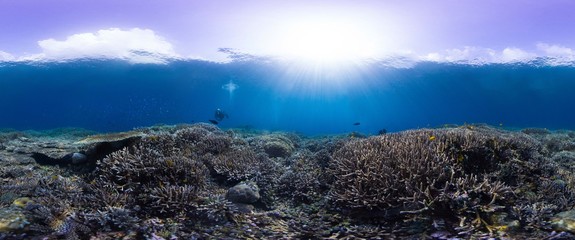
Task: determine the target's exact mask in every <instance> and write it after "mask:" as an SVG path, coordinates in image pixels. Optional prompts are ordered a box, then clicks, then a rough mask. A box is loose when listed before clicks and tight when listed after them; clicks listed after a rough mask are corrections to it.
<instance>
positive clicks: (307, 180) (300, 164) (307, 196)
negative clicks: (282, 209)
mask: <svg viewBox="0 0 575 240" xmlns="http://www.w3.org/2000/svg"><path fill="white" fill-rule="evenodd" d="M314 160H315V159H314V155H313V154H312V153H311V152H309V151H301V152H297V153H295V154H294V155H293V156H292V157H290V159H288V162H290V164H289V170H287V171H286V172H284V173H283V174H282V175H281V177H280V179H279V184H278V195H279V196H281V197H287V198H289V199H290V200H291V201H293V202H294V203H296V204H297V203H312V202H314V201H317V200H318V199H319V198H320V197H321V193H322V189H320V186H321V183H320V177H321V175H322V173H323V170H322V169H321V167H320V165H319V163H318V162H316V161H314Z"/></svg>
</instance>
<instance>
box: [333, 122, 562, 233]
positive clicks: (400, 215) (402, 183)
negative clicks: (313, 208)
mask: <svg viewBox="0 0 575 240" xmlns="http://www.w3.org/2000/svg"><path fill="white" fill-rule="evenodd" d="M540 150H541V146H540V145H539V144H538V142H537V141H535V140H534V139H532V138H530V137H528V136H527V135H524V134H523V135H521V134H510V133H504V132H498V131H497V130H493V129H489V128H483V127H476V128H473V129H470V128H458V129H439V130H426V129H424V130H415V131H406V132H402V133H397V134H390V135H383V136H377V137H371V138H368V139H364V140H352V141H350V142H349V143H348V144H346V145H345V146H344V147H343V148H341V149H340V150H339V151H337V152H336V153H335V154H334V156H333V157H334V161H333V164H332V165H331V168H330V172H331V174H332V176H333V178H334V182H333V184H332V189H331V191H330V199H331V200H332V201H333V202H334V203H335V204H336V205H337V206H339V207H341V208H342V210H344V212H347V213H348V214H351V215H352V216H363V217H366V216H368V217H375V218H380V219H386V220H389V221H395V220H394V219H404V220H407V219H411V218H412V217H415V219H418V218H420V217H422V216H428V217H426V218H429V217H434V216H435V217H439V218H447V219H450V218H452V217H453V216H459V217H460V219H459V220H456V219H452V220H451V221H454V222H455V221H460V222H461V223H460V225H462V224H463V225H464V226H469V227H470V228H483V229H486V230H489V231H495V230H493V229H495V228H494V224H495V223H494V222H493V221H491V220H489V219H490V218H491V217H490V216H494V215H496V214H500V213H501V212H509V211H511V210H510V209H509V208H508V207H505V205H507V204H508V203H509V202H514V201H525V202H527V200H526V199H525V200H524V199H521V198H519V197H518V196H517V195H515V194H514V192H515V191H517V190H520V189H521V187H522V186H526V185H532V186H537V187H536V188H535V191H538V192H537V196H540V199H539V200H540V201H545V202H553V201H562V200H557V199H558V197H563V198H565V199H573V198H572V196H571V194H570V193H569V192H568V191H565V190H564V189H562V188H561V187H555V185H553V186H548V185H545V182H543V183H542V182H540V181H539V178H541V177H544V178H548V177H550V176H552V175H553V174H554V173H555V172H556V171H555V170H556V169H554V168H553V166H551V165H549V166H546V165H543V164H542V162H543V160H542V158H541V155H540V154H539V151H540ZM537 165H540V169H537V170H536V168H535V167H534V166H537ZM544 189H548V190H544ZM551 192H553V194H552V197H551V196H546V195H548V194H549V193H551ZM559 199H561V198H559ZM510 216H511V215H510ZM515 218H520V216H517V215H515Z"/></svg>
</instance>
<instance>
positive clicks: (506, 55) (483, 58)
mask: <svg viewBox="0 0 575 240" xmlns="http://www.w3.org/2000/svg"><path fill="white" fill-rule="evenodd" d="M536 57H537V55H536V54H534V53H530V52H527V51H525V50H522V49H519V48H514V47H508V48H505V49H503V50H502V51H496V50H493V49H491V48H481V47H464V48H463V49H457V48H455V49H448V50H445V51H443V52H434V53H429V54H427V55H425V56H422V57H420V59H421V60H424V61H432V62H455V63H457V62H461V63H471V64H484V63H514V62H523V61H529V60H533V59H535V58H536Z"/></svg>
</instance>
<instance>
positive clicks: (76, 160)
mask: <svg viewBox="0 0 575 240" xmlns="http://www.w3.org/2000/svg"><path fill="white" fill-rule="evenodd" d="M86 160H88V157H86V155H84V154H82V153H78V152H75V153H72V156H71V161H72V164H76V165H78V164H82V163H84V162H86Z"/></svg>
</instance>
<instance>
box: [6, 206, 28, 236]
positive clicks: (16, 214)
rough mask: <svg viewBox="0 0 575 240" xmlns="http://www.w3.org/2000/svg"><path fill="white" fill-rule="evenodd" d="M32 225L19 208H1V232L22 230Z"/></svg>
mask: <svg viewBox="0 0 575 240" xmlns="http://www.w3.org/2000/svg"><path fill="white" fill-rule="evenodd" d="M28 225H30V222H28V220H26V216H25V215H24V213H23V212H22V210H21V209H19V208H14V207H12V208H0V233H2V232H21V231H23V230H25V229H26V227H27V226H28Z"/></svg>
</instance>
